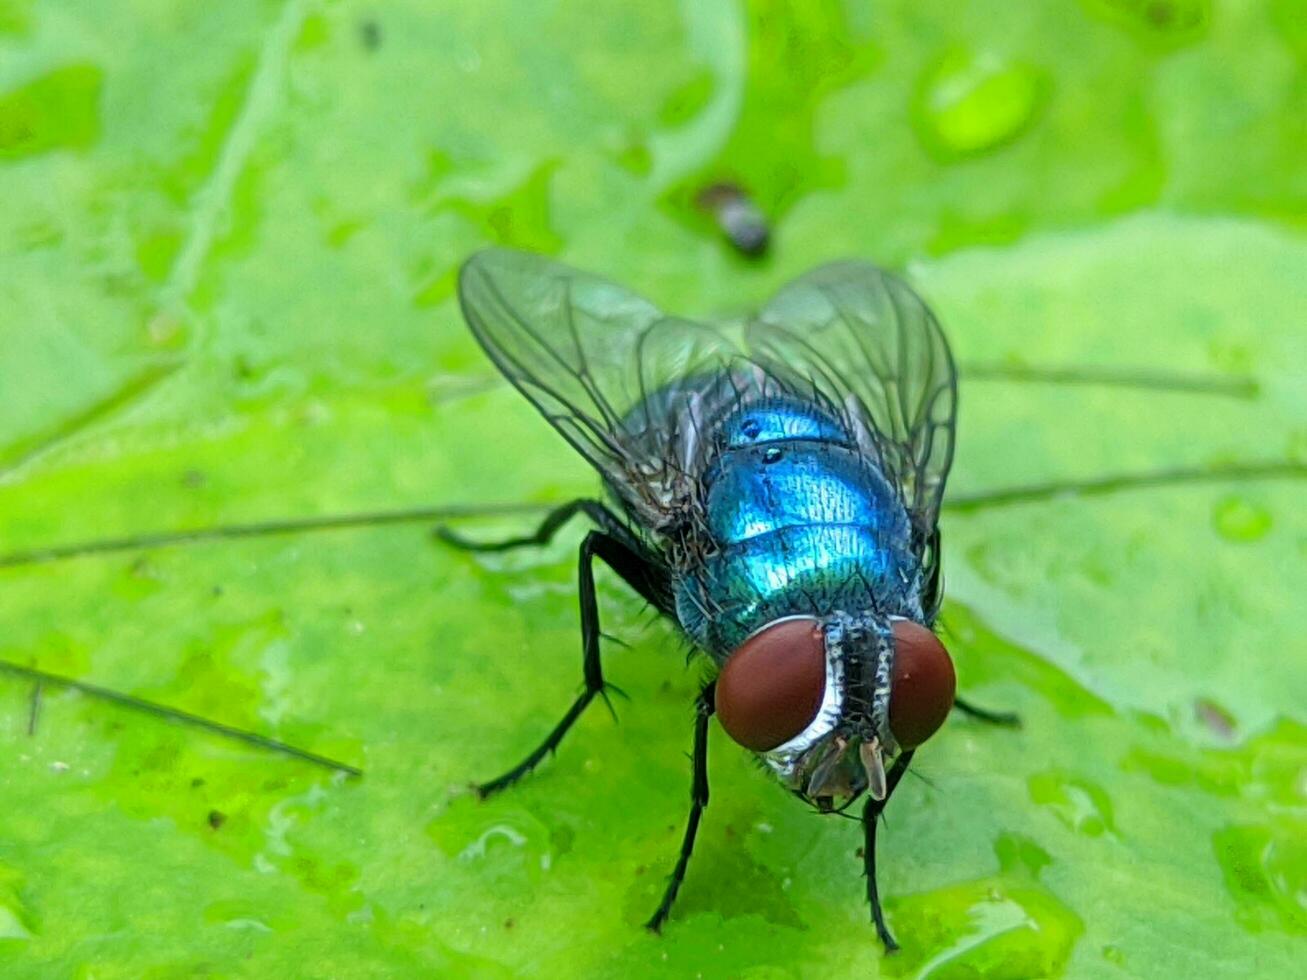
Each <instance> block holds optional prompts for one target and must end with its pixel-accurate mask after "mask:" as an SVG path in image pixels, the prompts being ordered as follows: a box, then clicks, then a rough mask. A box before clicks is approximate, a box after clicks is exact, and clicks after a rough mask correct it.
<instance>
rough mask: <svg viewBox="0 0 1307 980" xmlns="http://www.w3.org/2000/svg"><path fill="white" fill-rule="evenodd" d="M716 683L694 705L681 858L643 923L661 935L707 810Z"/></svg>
mask: <svg viewBox="0 0 1307 980" xmlns="http://www.w3.org/2000/svg"><path fill="white" fill-rule="evenodd" d="M715 686H716V684H715V682H714V683H713V684H709V685H708V686H707V687H705V688H704V689H703V690H702V691H701V692H700V693H699V698H698V700H697V701H695V704H694V712H695V715H694V754H693V756H692V765H693V772H694V776H693V778H692V780H691V782H690V817H689V819H688V820H687V821H686V824H685V837H684V838H683V839H682V840H681V854H680V856H679V857H678V858H677V859H676V867H675V868H673V869H672V877H671V879H670V880H669V881H668V882H667V890H666V891H665V892H663V900H662V901H661V902H659V903H658V908H657V910H656V911H655V912H654V914H653V916H652V917H651V918H650V919H649V921H648V922H646V923H645V926H646V927H647V928H648V929H651V930H652V931H654V932H661V931H662V928H663V923H664V922H666V921H667V915H668V913H669V912H671V910H672V903H673V902H674V901H676V893H677V892H678V891H680V888H681V882H682V881H683V880H684V879H685V869H686V868H687V867H688V866H689V864H690V854H691V852H692V851H693V850H694V838H695V835H696V834H698V832H699V819H700V818H701V817H702V816H703V811H704V808H705V807H707V806H708V719H709V718H711V717H712V714H713V711H714V703H715V702H714V699H713V689H714V687H715Z"/></svg>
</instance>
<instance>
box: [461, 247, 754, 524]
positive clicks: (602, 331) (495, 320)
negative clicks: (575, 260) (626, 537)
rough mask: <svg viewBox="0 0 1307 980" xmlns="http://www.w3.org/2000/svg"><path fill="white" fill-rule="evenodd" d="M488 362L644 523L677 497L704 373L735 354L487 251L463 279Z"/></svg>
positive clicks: (650, 313)
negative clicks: (585, 460)
mask: <svg viewBox="0 0 1307 980" xmlns="http://www.w3.org/2000/svg"><path fill="white" fill-rule="evenodd" d="M459 300H460V302H461V304H462V307H463V316H464V317H465V318H466V320H467V322H468V325H469V326H470V327H471V328H472V332H473V334H474V335H475V336H476V338H477V340H478V341H480V343H481V346H482V347H484V348H485V350H486V353H487V354H489V355H490V358H491V360H493V361H494V362H495V365H496V366H497V367H498V368H499V370H500V371H502V372H503V374H504V376H505V377H506V378H508V380H509V381H510V382H512V383H513V385H514V386H515V387H516V388H517V389H518V390H519V391H521V392H522V394H524V395H525V396H526V397H527V398H528V399H529V400H530V401H531V403H532V404H534V405H535V406H536V408H537V409H539V411H540V412H541V414H543V415H544V417H545V418H546V419H548V420H549V422H550V423H551V424H552V425H553V426H554V428H556V429H557V430H558V431H559V432H560V433H561V434H562V435H563V437H564V438H565V439H567V441H568V442H570V443H571V444H572V446H573V447H574V448H575V449H576V450H577V452H579V453H580V454H581V455H582V456H584V457H585V458H586V459H587V460H588V461H589V462H590V464H591V465H592V466H594V467H595V469H597V470H598V471H599V472H600V473H601V474H602V475H603V477H604V478H605V479H606V480H607V481H608V482H609V483H610V484H611V485H612V486H613V488H614V489H615V490H616V491H617V492H618V494H619V495H620V496H621V497H622V498H623V500H624V501H625V502H626V503H627V504H628V506H630V507H631V508H632V509H633V510H634V511H635V512H636V514H637V516H639V517H640V518H641V519H642V520H644V521H645V523H646V524H647V525H648V526H650V527H657V526H659V524H660V523H661V521H662V520H663V519H664V518H666V517H668V516H669V514H670V513H671V511H672V510H673V509H674V508H675V507H676V505H677V501H678V500H680V499H684V498H683V496H682V494H683V493H684V491H685V487H684V486H683V484H684V482H685V479H686V473H685V467H684V465H683V461H684V459H685V457H686V454H687V453H688V452H690V449H689V448H687V447H688V446H689V444H690V443H692V442H693V441H694V439H695V438H696V436H697V433H695V432H694V431H692V428H693V413H692V412H689V411H687V406H688V405H690V404H691V403H693V402H694V400H695V398H696V397H697V391H698V390H699V389H701V388H702V387H703V379H704V378H705V377H711V376H715V375H720V374H721V372H722V370H723V368H724V365H726V364H727V363H728V362H730V361H731V360H732V358H735V357H738V356H739V351H738V348H737V347H736V346H735V345H734V344H731V343H730V342H728V341H727V340H726V339H725V338H724V337H722V336H721V335H720V334H718V333H717V332H716V331H715V330H713V329H712V328H710V327H707V326H704V325H702V324H697V323H693V322H691V321H688V320H680V319H676V318H673V317H668V316H666V315H664V314H663V313H662V312H661V311H660V310H659V309H658V308H657V307H656V306H654V305H653V304H652V303H650V302H649V301H648V300H645V299H643V298H642V297H640V296H637V295H635V294H633V293H631V292H628V291H627V290H625V289H623V288H622V287H620V286H618V285H615V284H614V283H611V282H608V281H607V280H605V279H601V278H599V277H597V276H592V275H589V274H587V273H584V272H581V271H579V270H576V269H573V268H570V267H569V266H566V265H563V264H561V263H558V262H554V261H551V260H549V259H546V258H543V257H541V256H538V255H532V254H530V253H527V252H516V251H511V250H507V249H488V250H486V251H483V252H479V253H477V254H476V255H474V256H473V257H472V258H470V259H469V260H468V261H467V262H466V263H465V264H464V265H463V268H462V271H461V272H460V274H459Z"/></svg>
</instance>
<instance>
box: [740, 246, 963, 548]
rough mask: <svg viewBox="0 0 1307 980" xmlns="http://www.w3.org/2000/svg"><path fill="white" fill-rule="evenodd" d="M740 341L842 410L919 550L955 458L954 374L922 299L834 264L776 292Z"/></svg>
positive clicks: (862, 265) (879, 277)
mask: <svg viewBox="0 0 1307 980" xmlns="http://www.w3.org/2000/svg"><path fill="white" fill-rule="evenodd" d="M746 340H747V346H748V349H749V352H750V354H751V356H753V357H754V359H755V360H759V361H761V362H763V363H764V364H765V365H767V366H768V369H769V370H772V371H776V372H778V373H780V372H783V373H788V374H789V375H790V376H791V377H796V376H797V377H798V378H800V379H802V381H803V382H805V383H806V384H808V385H811V386H815V387H816V389H817V391H818V392H819V393H820V394H821V395H823V396H824V397H825V398H827V399H829V400H830V401H831V402H832V403H833V405H834V406H835V407H838V408H842V409H843V411H844V412H845V414H846V416H848V417H849V421H850V422H851V423H852V424H853V425H854V427H855V428H856V429H857V430H858V431H859V442H860V443H861V445H862V448H863V451H864V452H866V453H867V454H868V455H870V456H872V457H873V458H874V459H875V461H876V462H877V463H878V464H879V465H880V467H881V469H882V471H883V472H884V473H885V475H886V477H888V478H889V479H890V481H891V483H892V484H894V485H895V486H897V487H898V488H899V491H900V493H901V494H902V495H903V502H904V504H905V505H906V506H907V508H908V510H909V512H910V513H911V515H912V517H913V521H914V523H915V524H916V526H917V529H918V532H919V534H920V535H921V538H920V540H921V541H922V543H923V546H924V545H925V543H926V542H927V541H928V540H929V537H930V535H931V534H932V533H933V532H934V529H935V525H936V521H937V519H938V517H939V506H940V499H941V498H942V497H943V495H944V481H945V480H946V479H947V478H948V470H949V464H950V463H951V462H952V460H953V435H954V428H955V424H956V414H957V374H956V371H955V369H954V366H953V357H952V354H950V352H949V348H948V343H947V342H946V341H945V339H944V334H943V332H942V331H941V330H940V328H939V323H938V322H937V321H936V320H935V317H934V315H933V314H932V313H931V312H930V310H929V309H928V308H927V306H926V304H925V303H924V302H923V301H922V299H921V297H919V296H918V295H917V294H916V293H915V292H913V291H912V289H911V287H909V286H908V285H907V283H905V282H903V281H902V280H901V279H898V278H896V277H895V276H893V275H891V274H889V273H888V272H885V271H884V270H883V269H880V268H878V267H876V266H874V265H871V264H870V263H866V262H833V263H831V264H829V265H824V266H820V267H819V268H817V269H814V270H813V271H812V272H809V273H808V274H807V275H804V276H802V277H800V278H798V279H796V280H794V281H793V282H791V283H789V284H788V285H786V286H784V287H782V288H781V290H780V292H778V293H777V294H776V295H775V297H773V299H772V300H771V302H770V303H768V304H767V306H765V307H764V308H763V309H762V311H761V312H760V313H759V314H758V315H757V317H756V318H755V319H754V320H753V321H752V322H751V323H750V324H749V326H748V329H747V333H746ZM936 559H937V556H933V557H932V560H936Z"/></svg>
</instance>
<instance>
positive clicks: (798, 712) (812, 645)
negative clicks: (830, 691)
mask: <svg viewBox="0 0 1307 980" xmlns="http://www.w3.org/2000/svg"><path fill="white" fill-rule="evenodd" d="M825 693H826V637H825V634H824V633H823V631H822V628H821V623H819V622H818V621H817V620H815V619H806V618H804V619H784V620H781V621H780V622H777V623H772V624H771V625H770V626H766V627H764V628H763V629H761V630H759V631H758V632H757V633H755V634H754V635H753V636H751V637H749V638H748V639H747V640H745V641H744V642H743V643H742V644H740V648H739V649H738V650H736V651H735V652H734V653H733V654H731V657H730V659H729V660H727V661H726V666H725V667H723V668H722V672H721V674H720V675H719V676H718V678H717V696H716V697H717V717H718V719H719V720H720V721H721V723H722V727H723V728H725V729H726V734H728V735H729V736H731V738H733V739H735V741H737V742H739V743H740V744H741V745H743V746H744V747H745V748H746V749H753V751H755V752H766V751H767V750H768V749H774V748H776V746H778V745H781V744H783V743H785V742H788V741H789V740H790V739H792V738H793V737H794V736H795V735H798V734H799V732H801V731H803V730H804V729H805V728H807V727H808V723H809V722H811V721H812V719H813V718H815V717H817V711H818V709H819V708H821V700H822V697H823V695H825Z"/></svg>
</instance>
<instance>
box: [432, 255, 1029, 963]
mask: <svg viewBox="0 0 1307 980" xmlns="http://www.w3.org/2000/svg"><path fill="white" fill-rule="evenodd" d="M459 298H460V302H461V304H462V309H463V315H464V317H465V318H466V320H467V322H468V325H469V326H470V327H471V329H472V332H473V334H474V335H475V336H476V338H477V340H478V341H479V342H480V343H481V346H482V347H483V348H484V349H485V351H486V353H487V354H488V355H489V356H490V358H491V360H492V361H493V362H494V363H495V365H496V367H498V369H499V370H500V371H501V372H502V373H503V374H504V376H505V377H506V378H507V379H508V380H509V381H510V382H511V383H512V384H513V385H514V386H515V387H516V388H517V389H518V390H519V391H520V392H521V393H522V394H523V395H525V396H526V397H527V399H528V400H530V401H531V403H532V404H533V405H534V406H535V407H536V408H537V409H538V410H539V411H540V412H541V413H542V414H543V415H544V417H545V418H546V419H547V420H548V421H549V422H550V423H551V424H552V425H553V426H554V428H556V429H557V430H558V432H559V433H560V434H561V435H562V436H563V438H565V439H566V440H567V441H568V442H569V443H570V444H571V445H572V447H573V448H574V449H575V450H576V451H577V452H579V453H580V454H581V455H582V456H583V457H585V459H586V460H587V461H588V462H589V463H590V464H591V465H592V466H593V467H594V468H595V469H596V470H597V471H598V472H599V474H600V476H601V477H602V479H603V484H604V487H605V490H606V499H605V500H591V499H581V500H575V501H572V502H570V503H568V504H565V505H563V506H561V507H559V508H557V509H556V510H554V511H552V512H551V513H550V514H549V515H548V516H547V517H546V518H545V519H544V521H543V522H542V523H541V525H540V527H539V529H538V530H537V532H536V533H535V534H533V535H529V536H527V537H522V538H515V539H512V540H508V541H501V542H496V543H489V544H487V543H477V542H472V541H469V540H466V539H464V538H462V537H459V536H457V535H455V534H453V533H452V532H450V531H448V530H442V531H441V536H442V537H443V538H444V539H445V540H446V541H448V542H450V543H452V544H454V545H457V546H459V547H462V548H466V549H469V550H479V551H492V550H493V551H502V550H506V549H509V548H515V547H519V546H523V545H532V544H543V543H545V542H547V541H549V540H550V539H551V538H552V537H553V535H554V534H555V533H556V532H557V531H558V530H559V529H560V528H561V527H562V526H563V525H564V524H565V523H567V521H569V520H570V519H571V518H572V517H574V516H576V515H578V514H581V515H584V516H585V517H586V518H588V519H589V521H590V522H591V524H593V529H592V530H591V531H590V532H589V533H588V534H587V535H586V537H585V539H584V540H583V542H582V543H581V547H580V555H579V570H578V577H579V594H580V606H581V648H582V671H583V676H584V680H585V686H584V689H583V691H582V692H581V694H580V695H579V696H578V697H577V699H576V700H575V702H574V703H573V704H572V706H571V707H570V708H569V709H568V710H567V712H566V713H565V714H564V715H563V717H562V718H561V720H560V721H559V722H558V723H557V724H556V725H555V726H554V728H553V730H552V731H551V732H550V733H549V734H548V735H547V736H546V738H545V739H544V741H543V742H542V743H541V744H540V745H538V746H537V747H536V748H535V749H534V750H533V751H532V752H530V753H529V754H528V755H527V756H526V758H524V759H523V760H522V761H521V762H520V763H518V764H517V765H516V766H514V767H512V768H511V769H509V770H508V771H507V772H505V773H503V774H502V775H501V776H499V777H497V778H495V779H492V780H490V781H489V782H486V783H483V784H481V785H479V786H478V787H477V790H478V792H479V794H480V795H481V796H482V797H485V796H489V795H490V794H492V793H495V792H498V791H500V790H502V789H505V788H506V787H508V786H510V785H512V784H513V783H515V782H516V781H517V780H518V779H520V778H521V777H523V776H525V775H526V774H527V773H529V772H530V771H531V770H533V769H534V768H535V767H536V766H537V765H538V764H539V763H540V762H541V761H542V760H543V759H544V758H545V757H546V756H547V755H549V754H550V753H552V752H553V751H554V750H555V749H556V748H557V747H558V745H559V743H560V742H561V741H562V739H563V737H564V736H565V735H566V733H567V731H568V729H570V728H571V726H572V725H573V724H574V723H575V721H576V720H577V718H579V717H580V716H581V714H582V712H584V711H585V709H586V708H587V707H588V706H589V705H590V703H591V702H593V701H594V700H595V699H596V698H606V697H607V692H608V691H609V690H610V686H609V685H608V683H607V682H606V681H605V679H604V674H603V669H602V665H601V662H600V647H599V640H600V635H601V633H600V624H599V613H598V605H597V603H596V600H595V590H594V573H593V566H594V562H595V560H596V559H598V560H600V561H602V562H603V563H604V564H606V565H608V566H609V567H610V568H611V569H612V570H613V571H615V572H616V573H617V574H618V575H619V576H620V577H621V578H622V579H623V580H624V581H625V582H626V583H627V584H628V585H629V586H630V587H631V588H632V589H633V590H634V591H635V592H636V593H637V594H639V595H640V596H642V597H643V598H644V599H645V600H646V601H647V602H648V603H649V604H650V605H652V606H653V607H654V608H655V609H657V610H658V611H659V612H660V613H661V614H662V615H664V616H666V617H667V618H668V619H669V620H671V621H672V622H673V623H674V624H675V626H676V627H677V628H678V629H679V631H680V632H681V633H682V634H683V635H684V636H685V637H686V638H687V639H688V640H689V641H690V642H691V643H692V644H693V646H694V647H695V648H696V649H697V650H699V651H701V652H702V653H703V654H704V655H705V656H706V658H707V659H708V660H709V661H710V662H711V665H712V668H713V670H712V672H713V673H714V674H715V676H714V678H713V680H711V681H710V682H708V683H707V684H706V685H705V686H704V687H703V689H702V690H701V692H700V694H699V697H698V699H697V701H696V720H695V726H694V750H693V753H692V756H691V758H692V764H693V773H692V795H691V808H690V813H689V817H688V820H687V823H686V828H685V835H684V838H683V840H682V844H681V849H680V854H679V856H678V859H677V862H676V865H675V868H674V870H673V872H672V876H671V878H670V879H669V881H668V884H667V887H666V891H665V893H664V895H663V898H662V901H661V902H660V903H659V905H658V907H657V909H656V910H655V911H654V913H653V915H652V916H651V917H650V918H649V920H648V922H647V925H648V927H649V928H650V929H652V930H654V931H655V932H656V931H659V930H660V929H661V927H662V925H663V923H664V922H665V921H666V919H667V916H668V914H669V912H670V910H671V908H672V904H673V902H674V901H675V899H676V894H677V891H678V890H679V888H680V886H681V882H682V880H683V878H684V876H685V872H686V868H687V865H688V863H689V860H690V856H691V853H692V852H693V849H694V842H695V836H696V834H697V832H698V829H699V823H700V820H701V817H702V814H703V811H704V808H705V807H706V806H707V804H708V772H707V733H708V723H709V719H710V718H711V717H712V716H713V715H714V714H715V715H716V716H717V718H718V720H719V722H720V723H721V725H722V727H723V728H724V729H725V731H726V732H727V734H728V735H730V737H731V738H732V739H733V740H735V741H736V742H738V743H739V744H740V745H742V746H743V747H744V748H746V749H748V750H750V751H751V752H753V753H755V754H756V755H757V756H758V758H759V759H761V760H762V762H763V763H764V764H765V766H766V767H767V768H768V769H769V770H770V771H771V772H772V773H773V774H774V775H775V776H776V778H777V779H779V780H780V781H781V783H782V784H784V785H785V786H786V787H787V788H788V789H790V790H791V791H792V792H793V793H795V794H796V795H797V796H799V797H800V798H801V799H804V800H805V801H807V802H809V803H810V804H812V805H813V806H815V807H816V808H818V809H819V810H822V811H832V810H837V809H838V810H844V809H846V808H848V807H849V806H851V805H852V804H853V803H854V802H855V801H857V800H859V799H861V798H865V802H864V804H863V807H862V823H863V827H864V834H865V846H864V848H863V860H864V863H865V871H866V876H867V900H868V902H869V903H870V906H871V916H872V920H873V922H874V923H875V927H876V931H877V933H878V935H879V937H880V939H881V941H882V942H883V943H884V945H885V947H886V949H889V950H892V949H895V948H896V944H895V941H894V938H893V936H892V935H891V934H890V931H889V929H888V928H887V926H886V924H885V920H884V916H883V914H882V911H881V904H880V898H879V894H878V892H877V887H876V848H875V836H876V827H877V824H878V821H879V818H880V816H881V813H882V811H883V810H884V808H885V805H886V804H887V803H888V802H889V799H890V797H891V796H892V794H893V793H894V790H895V788H896V787H897V786H898V785H899V782H900V781H901V780H902V778H903V775H904V773H906V772H907V771H908V767H909V765H910V764H911V762H912V759H913V755H914V753H915V752H916V751H917V748H918V747H919V746H920V745H921V744H922V743H924V742H925V741H926V740H928V739H929V738H930V737H931V735H933V734H934V733H935V732H936V731H937V730H938V729H939V727H940V725H942V724H943V722H944V720H945V718H946V717H947V715H948V713H949V710H950V709H951V708H953V707H955V706H956V707H959V708H961V709H963V710H965V711H968V712H969V713H972V714H975V715H978V716H980V717H984V718H987V719H988V720H992V721H1011V720H1012V719H1011V718H1009V717H1007V716H1000V715H993V714H990V713H988V712H984V711H980V710H979V709H975V708H973V707H971V706H969V705H967V704H966V703H964V702H962V701H960V700H958V699H957V698H956V693H955V688H956V681H955V676H954V671H953V663H952V661H951V659H950V658H949V655H948V652H947V651H946V650H945V648H944V646H943V644H942V643H941V642H940V641H939V639H938V638H937V637H936V635H935V633H934V631H933V629H932V627H933V625H934V623H935V618H936V615H937V613H938V611H939V607H940V602H941V598H942V596H941V579H940V536H939V527H938V517H939V508H940V501H941V498H942V496H943V493H944V484H945V480H946V479H947V477H948V470H949V465H950V462H951V461H952V458H953V440H954V432H955V429H956V424H955V423H956V406H957V378H956V372H955V370H954V365H953V358H952V355H951V354H950V352H949V348H948V344H947V342H946V341H945V339H944V335H943V333H942V332H941V330H940V327H939V324H938V323H937V322H936V320H935V317H934V316H933V315H932V313H931V312H930V310H929V309H928V308H927V307H926V305H925V303H924V302H923V301H922V300H921V299H920V297H918V296H917V295H916V293H914V292H913V291H912V289H911V288H909V287H908V285H907V284H906V283H904V282H903V281H902V280H900V279H898V278H895V277H894V276H892V275H890V274H889V273H887V272H885V271H883V270H881V269H879V268H877V267H876V266H873V265H870V264H866V263H862V262H838V263H833V264H830V265H825V266H822V267H820V268H818V269H816V270H814V271H812V272H810V273H808V274H807V275H805V276H803V277H801V278H799V279H797V280H795V281H793V282H791V283H790V284H789V285H787V286H785V287H784V288H783V289H781V290H780V292H779V293H777V295H776V296H775V297H774V298H773V299H772V300H771V302H770V303H769V304H768V305H767V306H765V307H764V308H763V309H762V311H761V312H760V313H759V314H758V315H757V316H755V317H754V318H753V319H752V320H751V321H750V322H749V323H748V324H747V325H746V327H745V329H744V333H743V336H742V338H739V339H738V340H736V339H732V338H731V337H730V336H728V335H727V333H725V332H724V331H722V330H719V329H717V328H715V327H711V326H708V325H705V324H700V323H695V322H692V321H689V320H685V319H680V318H677V317H671V316H667V315H665V314H664V313H662V312H661V311H660V310H658V309H657V308H656V307H654V306H653V305H652V304H650V303H649V302H647V301H646V300H644V299H642V298H640V297H638V296H636V295H634V294H632V293H630V292H628V291H627V290H625V289H623V288H621V287H619V286H617V285H614V284H613V283H610V282H607V281H605V280H602V279H599V278H597V277H594V276H591V275H588V274H586V273H583V272H580V271H577V270H575V269H571V268H569V267H567V266H564V265H560V264H558V263H555V262H552V261H550V260H548V259H544V258H541V257H539V256H535V255H531V254H527V253H522V252H515V251H508V250H501V249H491V250H487V251H484V252H481V253H478V254H477V255H475V256H473V257H472V258H471V259H470V260H469V261H468V262H467V263H466V264H465V265H464V266H463V269H462V271H461V274H460V277H459Z"/></svg>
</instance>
